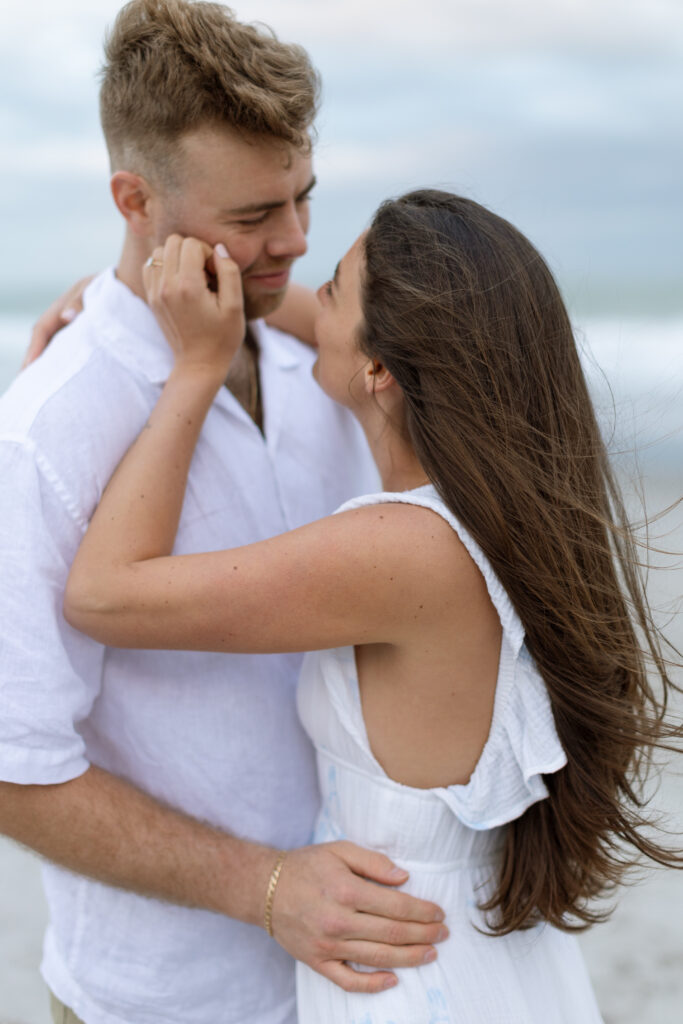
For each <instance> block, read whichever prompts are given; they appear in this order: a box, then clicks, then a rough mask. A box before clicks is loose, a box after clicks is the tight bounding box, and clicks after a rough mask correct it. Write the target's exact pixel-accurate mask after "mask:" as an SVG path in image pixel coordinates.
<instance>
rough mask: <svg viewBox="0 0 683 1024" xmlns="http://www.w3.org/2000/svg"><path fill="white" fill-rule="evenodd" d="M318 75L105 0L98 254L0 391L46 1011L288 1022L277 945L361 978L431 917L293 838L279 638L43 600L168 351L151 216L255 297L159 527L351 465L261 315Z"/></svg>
mask: <svg viewBox="0 0 683 1024" xmlns="http://www.w3.org/2000/svg"><path fill="white" fill-rule="evenodd" d="M316 86H317V81H316V76H315V73H314V71H313V69H312V68H311V66H310V64H309V62H308V58H307V57H306V55H305V53H304V52H303V51H302V50H301V49H300V48H298V47H292V46H285V45H283V44H281V43H280V42H278V41H277V40H276V39H274V38H273V37H271V36H269V35H267V34H265V33H259V32H258V31H256V30H255V29H253V28H250V27H248V26H244V25H241V24H239V23H238V22H236V21H235V20H234V19H233V18H232V16H231V15H230V13H229V11H227V10H226V9H225V8H223V7H222V6H220V5H218V4H210V3H189V2H186V0H133V2H132V3H130V4H128V5H127V6H126V7H125V8H123V10H122V11H121V12H120V14H119V16H118V18H117V20H116V23H115V25H114V28H113V31H112V33H111V34H110V36H109V38H108V41H107V45H106V62H105V67H104V72H103V80H102V90H101V114H102V123H103V128H104V132H105V137H106V140H107V145H108V148H109V153H110V157H111V164H112V172H113V173H112V179H111V188H112V194H113V197H114V200H115V202H116V205H117V207H118V209H119V211H120V213H121V214H122V216H123V218H124V221H125V225H126V234H125V241H124V245H123V250H122V253H121V257H120V260H119V262H118V265H117V268H116V271H115V273H114V272H113V271H109V272H107V273H105V274H103V275H101V276H100V277H99V278H97V279H96V280H95V281H94V282H93V283H92V285H91V286H90V287H89V289H88V291H87V293H86V296H85V310H84V312H83V314H82V315H81V316H80V317H78V319H77V320H76V321H74V323H73V324H72V325H71V326H69V327H68V328H66V329H65V330H64V331H63V332H62V333H61V335H60V336H59V337H58V338H57V339H56V340H55V341H54V342H53V344H52V345H51V346H50V349H49V351H48V352H47V354H46V355H45V356H44V357H43V358H42V359H41V360H39V361H38V362H37V363H36V364H34V365H33V366H31V367H30V368H29V369H28V370H27V371H26V373H24V374H22V375H21V376H20V378H19V379H18V380H17V381H16V382H15V384H14V385H13V386H12V388H11V389H10V390H9V392H8V393H7V394H6V395H5V396H4V398H3V399H2V401H1V402H0V472H1V473H2V478H3V484H4V487H3V491H2V497H1V498H0V501H1V507H0V516H1V521H2V524H3V537H2V542H1V544H2V549H1V557H2V563H3V572H2V579H1V581H0V601H2V609H3V612H2V614H3V627H2V630H3V655H4V657H3V662H2V670H1V674H0V708H1V713H0V778H1V779H2V780H4V781H3V782H2V783H1V784H0V830H1V831H3V832H5V833H7V834H8V835H10V836H12V837H14V838H15V839H17V840H18V841H20V842H22V843H25V844H26V845H28V846H30V847H32V848H33V849H35V850H37V851H38V852H39V853H41V854H43V855H44V856H45V857H46V858H47V859H48V861H50V862H52V863H49V864H47V865H46V866H45V871H44V876H45V885H46V891H47V897H48V904H49V908H50V926H49V929H48V933H47V937H46V942H45V950H44V959H43V965H42V971H43V975H44V977H45V979H46V981H47V983H48V986H49V988H50V989H51V991H52V993H53V996H54V999H53V1007H54V1013H55V1020H57V1021H67V1020H68V1021H74V1020H76V1021H77V1020H79V1019H80V1020H82V1021H84V1022H85V1024H137V1022H140V1024H142V1022H143V1021H144V1022H147V1021H149V1020H152V1019H154V1020H159V1021H174V1022H178V1024H188V1022H198V1024H228V1022H235V1024H236V1022H243V1021H246V1020H249V1021H254V1022H257V1024H283V1022H288V1024H292V1022H293V1021H294V1020H295V1007H294V993H293V971H292V963H293V961H292V960H291V957H290V956H289V954H292V955H293V956H295V957H299V958H300V959H302V960H304V961H306V962H307V963H309V964H311V965H312V966H314V967H315V968H316V969H318V970H320V971H321V973H324V974H326V975H327V976H328V977H329V978H331V979H332V980H333V981H335V982H337V983H338V984H341V985H343V986H344V987H347V988H354V989H356V990H361V991H377V990H379V989H380V988H381V987H383V986H385V985H387V984H392V983H394V982H395V979H394V978H393V976H392V975H391V974H389V973H388V972H387V971H386V970H380V971H379V972H375V973H359V972H354V971H352V970H351V968H350V967H348V966H347V964H346V963H345V961H347V960H348V961H352V962H360V963H363V964H366V965H370V966H373V967H375V968H391V967H400V966H410V965H414V964H417V963H420V962H423V960H424V958H425V957H433V956H434V955H435V953H434V950H433V948H432V947H431V944H432V943H433V942H435V941H438V940H439V938H440V937H443V935H444V932H443V929H442V926H441V925H440V923H439V922H440V920H441V917H442V915H441V913H440V911H439V909H438V908H437V907H435V906H434V905H433V904H430V903H424V902H422V901H418V900H414V899H412V898H411V897H409V896H407V895H406V894H402V893H400V892H397V891H396V889H395V888H390V887H391V886H396V885H398V884H400V883H401V881H403V880H405V877H406V876H405V873H404V872H400V871H397V870H395V869H394V866H393V865H392V864H391V863H390V862H389V861H388V859H387V858H385V857H383V856H382V855H380V854H375V853H370V852H368V851H364V850H361V849H359V848H358V847H355V846H353V845H352V844H350V843H345V842H339V843H333V844H331V845H328V846H326V847H307V846H305V845H304V844H305V843H306V842H307V840H308V837H309V835H310V833H311V827H312V823H313V818H314V815H315V811H316V808H317V790H316V784H315V777H314V765H313V759H312V752H311V750H310V747H309V745H308V742H307V740H306V738H305V736H304V735H303V733H302V731H301V728H300V726H299V724H298V721H297V719H296V714H295V708H294V700H293V689H294V685H295V681H296V676H297V669H298V665H299V658H298V656H291V655H286V656H269V657H255V656H251V657H243V656H239V655H236V656H230V657H226V656H223V655H215V654H196V653H191V652H181V653H177V652H176V653H174V652H163V651H161V652H148V651H119V650H105V649H103V648H102V647H100V646H99V645H97V644H95V643H93V642H92V641H90V640H88V639H86V638H85V637H83V636H81V635H79V634H77V633H75V632H74V631H73V630H71V629H70V628H69V627H68V625H67V624H66V623H65V622H64V620H63V617H62V615H61V600H62V592H63V587H64V583H65V580H66V575H67V572H68V566H69V564H70V561H71V559H72V557H73V555H74V552H75V550H76V548H77V546H78V543H79V540H80V537H81V536H82V532H83V529H84V527H85V525H86V523H87V521H88V518H89V517H90V515H91V514H92V511H93V509H94V508H95V506H96V504H97V501H98V498H99V496H100V495H101V493H102V490H103V488H104V486H105V485H106V482H107V479H108V478H109V476H110V474H111V472H112V471H113V469H114V468H115V466H116V464H117V462H118V460H119V459H120V457H121V455H122V454H123V452H124V451H125V450H126V448H127V446H128V445H129V444H130V443H131V441H132V440H133V438H134V437H135V436H136V434H137V433H138V432H139V430H140V429H141V428H142V427H143V425H144V423H145V421H146V418H147V416H148V415H149V411H150V409H151V408H152V406H153V404H154V402H155V400H156V397H157V396H158V393H159V389H160V385H161V384H162V382H163V381H164V379H165V377H166V375H167V373H168V371H169V368H170V365H171V357H170V352H169V350H168V348H167V346H166V343H165V341H164V339H163V335H162V334H161V332H160V329H159V327H158V325H157V324H156V321H155V320H154V318H153V316H152V314H151V312H150V310H149V309H148V307H147V306H146V305H145V304H144V301H143V298H144V291H143V288H142V279H141V268H142V265H143V263H144V261H145V259H146V258H147V257H148V256H149V254H150V253H151V252H152V250H153V249H154V247H155V246H156V245H157V244H159V243H160V242H162V241H163V240H164V239H165V238H166V236H167V235H168V234H170V233H172V232H179V233H181V234H186V235H189V234H191V235H196V236H199V237H200V238H202V239H204V241H206V242H208V243H209V244H210V245H216V244H219V243H222V244H223V245H225V246H227V248H228V250H229V252H230V254H231V256H232V257H233V259H234V260H235V261H236V262H237V263H238V265H239V267H240V269H241V271H242V280H243V292H244V301H245V308H246V313H247V317H248V319H249V320H250V321H251V324H250V327H249V329H248V331H247V335H246V337H245V342H244V345H243V346H242V349H241V351H240V353H239V357H238V358H237V359H236V360H235V364H234V369H233V370H231V373H230V377H229V379H228V381H226V385H227V386H226V388H224V389H222V393H221V394H219V395H218V397H217V399H216V402H215V404H214V407H213V409H212V411H211V413H210V415H209V417H208V419H207V422H206V426H205V429H204V431H203V435H202V439H201V441H200V443H199V446H198V449H197V453H196V457H195V460H194V464H193V469H192V473H191V476H190V481H189V485H188V491H187V497H186V501H185V506H184V510H183V517H182V521H181V526H180V530H179V533H178V541H177V548H176V550H178V551H186V552H190V551H199V550H210V549H215V548H223V547H232V546H236V545H239V544H244V543H248V542H250V541H254V540H258V539H262V538H264V537H267V536H271V535H273V534H275V533H279V532H282V531H283V530H286V529H291V528H292V527H294V526H297V525H299V524H301V523H303V522H305V521H310V520H312V519H315V518H317V517H319V516H322V515H325V514H327V513H329V512H331V511H332V510H333V508H334V507H335V506H336V505H337V504H339V503H341V502H342V501H343V500H344V499H346V498H347V497H349V496H351V495H352V494H354V493H359V492H362V491H364V490H368V489H371V488H372V487H373V486H374V482H375V477H374V471H373V468H372V466H371V465H370V462H369V456H368V453H367V450H366V449H365V446H364V442H363V440H362V438H361V436H360V434H359V432H358V430H357V428H356V427H355V425H354V424H353V423H352V422H351V421H350V420H349V419H348V418H347V416H346V415H345V414H344V411H343V410H341V409H340V408H337V407H336V406H335V405H334V404H333V403H330V402H329V401H328V400H327V399H326V398H325V397H324V396H323V395H322V394H321V393H319V392H318V391H317V390H316V388H315V385H314V384H313V383H312V382H311V380H310V366H311V363H312V361H313V355H312V353H309V352H308V350H306V349H305V348H303V347H302V346H301V345H299V344H298V343H296V342H295V341H294V340H293V339H291V338H289V337H287V336H285V335H281V334H277V333H276V332H273V331H271V330H269V329H268V328H266V326H265V325H264V324H263V323H260V322H257V318H259V317H261V316H263V315H264V314H266V313H268V312H270V311H272V310H274V309H275V308H276V307H277V306H278V304H279V303H280V302H281V300H282V298H283V297H284V294H285V291H286V288H287V280H288V275H289V268H290V266H291V264H292V263H293V262H294V260H295V259H296V258H297V257H298V256H300V255H301V254H302V253H303V252H304V251H305V249H306V240H305V235H306V230H307V227H308V198H309V195H310V190H311V188H312V186H313V183H314V179H313V176H312V171H311V160H310V152H309V150H310V144H309V130H310V126H311V122H312V118H313V115H314V111H315V100H316ZM263 614H264V615H267V614H268V609H267V608H264V609H263ZM245 837H248V838H245ZM280 849H289V850H290V851H291V852H290V853H289V854H288V855H287V857H286V859H285V860H284V863H282V858H281V857H280V856H279V855H278V850H280ZM280 864H282V866H281V871H280V874H279V875H278V873H277V871H275V870H274V869H275V868H276V865H278V866H279V865H280ZM58 865H59V866H58ZM377 882H380V883H384V885H383V886H379V885H377V884H376V883H377ZM385 886H387V887H385ZM266 908H267V909H268V912H271V911H272V926H273V931H274V935H275V938H276V939H277V941H278V942H279V944H280V945H279V946H278V945H276V944H275V943H274V942H272V941H271V939H270V937H269V936H268V934H267V932H266V930H264V927H263V926H264V919H265V913H266ZM259 926H260V927H259Z"/></svg>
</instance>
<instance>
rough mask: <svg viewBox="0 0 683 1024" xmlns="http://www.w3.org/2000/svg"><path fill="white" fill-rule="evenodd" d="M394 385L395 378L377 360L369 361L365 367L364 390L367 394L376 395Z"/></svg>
mask: <svg viewBox="0 0 683 1024" xmlns="http://www.w3.org/2000/svg"><path fill="white" fill-rule="evenodd" d="M394 384H396V378H395V377H394V376H393V374H391V373H390V372H389V370H387V368H386V366H385V365H384V363H380V362H379V360H378V359H369V360H368V362H367V365H366V367H365V390H366V391H367V392H368V394H374V395H376V394H378V393H379V392H380V391H386V390H387V389H388V388H390V387H393V386H394Z"/></svg>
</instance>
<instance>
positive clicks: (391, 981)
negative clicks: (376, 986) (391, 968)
mask: <svg viewBox="0 0 683 1024" xmlns="http://www.w3.org/2000/svg"><path fill="white" fill-rule="evenodd" d="M396 985H398V978H387V980H386V981H383V982H382V988H383V989H387V988H394V987H395V986H396Z"/></svg>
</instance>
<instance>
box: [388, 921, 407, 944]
mask: <svg viewBox="0 0 683 1024" xmlns="http://www.w3.org/2000/svg"><path fill="white" fill-rule="evenodd" d="M386 941H387V942H388V944H389V945H390V946H401V945H403V943H404V942H405V941H406V932H405V926H404V925H402V924H401V923H400V922H399V921H390V922H389V925H388V927H387V932H386Z"/></svg>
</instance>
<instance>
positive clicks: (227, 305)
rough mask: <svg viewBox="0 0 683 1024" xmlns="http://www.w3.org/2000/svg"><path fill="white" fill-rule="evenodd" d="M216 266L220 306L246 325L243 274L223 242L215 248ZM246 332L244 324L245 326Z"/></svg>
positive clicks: (227, 314) (222, 310)
mask: <svg viewBox="0 0 683 1024" xmlns="http://www.w3.org/2000/svg"><path fill="white" fill-rule="evenodd" d="M214 266H215V268H216V280H217V282H218V306H219V309H220V310H221V312H222V313H223V314H225V315H226V316H231V315H232V316H236V317H240V316H241V319H242V324H243V325H244V296H243V292H242V275H241V274H240V269H239V267H238V266H237V264H236V263H235V261H234V260H233V259H231V258H230V254H229V253H228V250H227V249H226V248H225V246H224V245H223V243H222V242H220V243H219V244H218V245H217V246H216V247H215V249H214ZM243 333H244V326H243Z"/></svg>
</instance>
